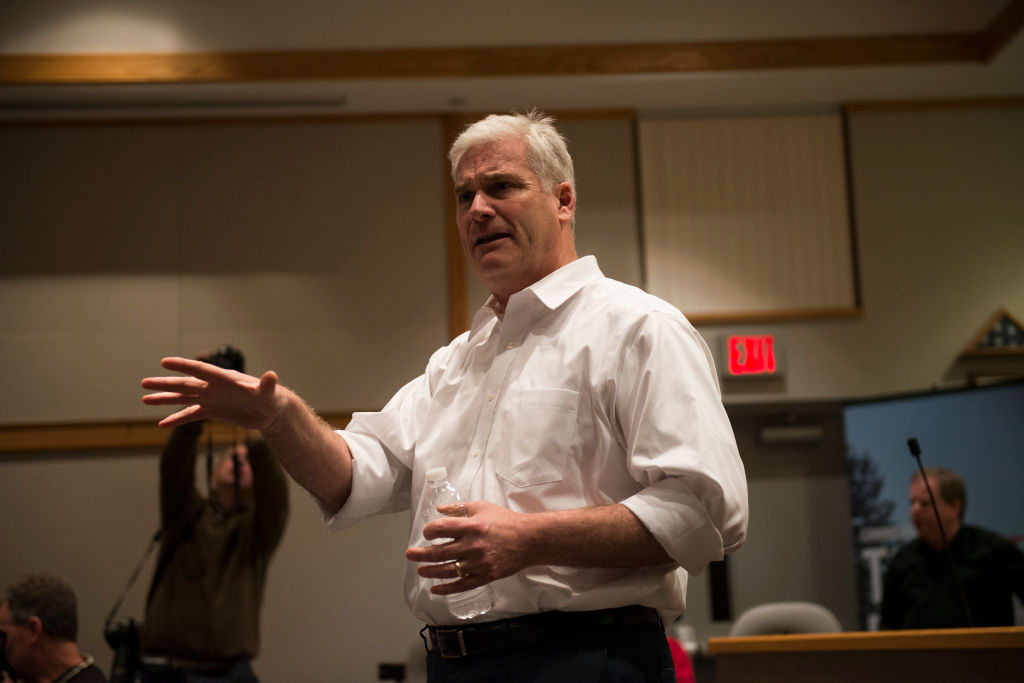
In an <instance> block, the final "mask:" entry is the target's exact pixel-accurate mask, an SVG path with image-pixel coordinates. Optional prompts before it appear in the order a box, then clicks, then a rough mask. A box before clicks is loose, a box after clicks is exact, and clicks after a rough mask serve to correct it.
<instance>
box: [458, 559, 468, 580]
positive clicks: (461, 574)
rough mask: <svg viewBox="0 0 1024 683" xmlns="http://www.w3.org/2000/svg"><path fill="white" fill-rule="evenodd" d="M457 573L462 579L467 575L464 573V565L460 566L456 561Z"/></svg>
mask: <svg viewBox="0 0 1024 683" xmlns="http://www.w3.org/2000/svg"><path fill="white" fill-rule="evenodd" d="M455 573H456V574H458V575H459V578H460V579H461V578H462V577H463V576H465V575H466V574H465V572H463V571H462V565H461V564H459V561H458V560H455Z"/></svg>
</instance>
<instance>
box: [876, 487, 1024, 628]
mask: <svg viewBox="0 0 1024 683" xmlns="http://www.w3.org/2000/svg"><path fill="white" fill-rule="evenodd" d="M924 471H925V474H926V475H927V477H928V484H929V486H930V487H931V490H932V493H933V494H934V495H935V506H934V507H933V506H932V502H931V498H930V496H929V495H928V489H927V488H926V486H925V481H924V479H923V478H922V477H921V473H920V472H915V473H914V476H913V477H912V478H911V481H910V517H911V520H912V521H913V522H914V527H915V528H916V529H917V534H918V537H917V538H916V539H914V540H913V541H911V542H910V543H908V544H907V545H905V546H903V547H902V548H900V549H899V551H897V553H896V555H895V556H894V557H893V558H892V560H891V561H890V562H889V566H888V569H887V570H886V574H885V578H884V583H883V585H882V589H883V594H882V628H884V629H904V628H962V627H966V626H1013V603H1012V595H1013V594H1014V593H1016V594H1017V596H1018V597H1021V598H1024V553H1022V552H1021V551H1020V549H1019V548H1017V547H1016V546H1015V545H1014V544H1013V543H1011V542H1010V541H1008V540H1007V539H1005V538H1003V537H1001V536H998V535H996V534H994V533H992V532H991V531H986V530H984V529H979V528H977V527H973V526H967V525H965V524H964V523H963V518H964V510H965V509H966V508H967V487H966V486H965V485H964V481H963V479H961V478H960V476H959V475H958V474H957V473H956V472H953V471H952V470H948V469H945V468H942V467H927V468H925V470H924ZM936 514H937V517H936ZM938 520H941V521H942V527H941V531H940V527H939V521H938ZM943 532H944V535H945V540H944V539H943ZM947 542H948V544H949V552H948V553H947V551H946V543H947ZM951 559H952V561H953V562H955V564H956V574H954V573H953V568H952V563H951V561H950V560H951ZM958 584H959V585H958ZM961 589H962V591H963V595H962V596H961ZM961 598H962V599H961ZM965 603H966V604H965ZM967 608H969V614H970V616H968V609H967Z"/></svg>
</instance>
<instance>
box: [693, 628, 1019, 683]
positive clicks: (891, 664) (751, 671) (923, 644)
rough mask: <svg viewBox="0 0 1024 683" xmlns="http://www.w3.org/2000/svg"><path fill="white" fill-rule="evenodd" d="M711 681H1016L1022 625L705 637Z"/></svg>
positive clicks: (750, 682)
mask: <svg viewBox="0 0 1024 683" xmlns="http://www.w3.org/2000/svg"><path fill="white" fill-rule="evenodd" d="M708 652H709V653H710V654H712V655H713V656H714V661H715V664H714V667H715V683H738V682H739V681H744V682H748V683H771V682H774V681H780V682H781V681H786V682H787V683H791V682H797V683H798V682H800V681H828V682H829V683H833V682H839V683H843V682H845V681H851V682H853V681H856V683H880V682H881V683H885V682H889V681H892V682H894V683H896V682H898V683H908V682H910V681H928V682H930V683H931V682H940V681H972V682H973V681H983V682H984V683H998V682H1001V681H1006V682H1007V683H1010V682H1012V683H1021V681H1024V627H1020V626H1015V627H1007V628H962V629H935V630H921V631H854V632H849V633H824V634H793V635H772V636H745V637H737V638H711V639H710V640H708Z"/></svg>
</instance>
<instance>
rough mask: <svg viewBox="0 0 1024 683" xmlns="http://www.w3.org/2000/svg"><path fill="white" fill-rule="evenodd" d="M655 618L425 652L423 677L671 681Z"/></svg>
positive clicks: (462, 682)
mask: <svg viewBox="0 0 1024 683" xmlns="http://www.w3.org/2000/svg"><path fill="white" fill-rule="evenodd" d="M675 680H676V675H675V669H674V667H673V666H672V654H671V652H670V651H669V648H668V641H667V640H666V638H665V630H664V628H662V626H661V625H660V624H641V625H635V626H628V627H622V628H615V629H606V630H601V631H597V632H593V633H583V634H575V635H570V634H567V635H566V637H565V638H558V639H555V640H551V641H548V642H544V643H541V644H539V645H536V646H533V647H529V648H524V649H519V650H508V651H503V652H489V653H486V654H480V655H472V656H469V657H461V658H458V659H445V658H444V657H442V656H441V655H440V654H439V653H437V652H430V653H428V654H427V682H428V683H675Z"/></svg>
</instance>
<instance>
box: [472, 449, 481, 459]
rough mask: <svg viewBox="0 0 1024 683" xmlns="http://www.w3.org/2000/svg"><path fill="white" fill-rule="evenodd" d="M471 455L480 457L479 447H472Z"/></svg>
mask: <svg viewBox="0 0 1024 683" xmlns="http://www.w3.org/2000/svg"><path fill="white" fill-rule="evenodd" d="M473 457H474V458H478V457H480V449H479V448H474V449H473Z"/></svg>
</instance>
